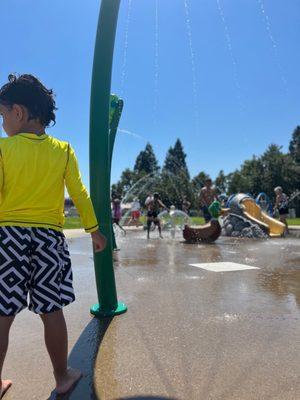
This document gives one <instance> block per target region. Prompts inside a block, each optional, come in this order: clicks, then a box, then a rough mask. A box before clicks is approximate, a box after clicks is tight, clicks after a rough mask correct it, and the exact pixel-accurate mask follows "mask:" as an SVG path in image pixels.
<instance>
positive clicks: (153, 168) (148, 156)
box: [133, 143, 159, 176]
mask: <svg viewBox="0 0 300 400" xmlns="http://www.w3.org/2000/svg"><path fill="white" fill-rule="evenodd" d="M133 170H134V172H135V173H136V174H137V175H139V176H141V175H143V174H145V175H147V174H151V173H155V172H158V170H159V166H158V162H157V159H156V157H155V154H154V151H153V147H152V146H151V144H150V143H147V145H146V147H145V150H142V151H141V152H140V153H139V154H138V156H137V158H136V161H135V165H134V169H133Z"/></svg>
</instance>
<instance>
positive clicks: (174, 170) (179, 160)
mask: <svg viewBox="0 0 300 400" xmlns="http://www.w3.org/2000/svg"><path fill="white" fill-rule="evenodd" d="M185 159H186V154H185V152H184V150H183V146H182V143H181V141H180V139H177V140H176V142H175V145H174V147H170V148H169V150H168V152H167V155H166V159H165V163H164V167H163V171H164V172H170V173H171V174H174V175H177V174H180V175H185V176H186V177H187V178H188V179H190V174H189V171H188V167H187V164H186V160H185Z"/></svg>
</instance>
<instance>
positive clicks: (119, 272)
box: [4, 229, 300, 400]
mask: <svg viewBox="0 0 300 400" xmlns="http://www.w3.org/2000/svg"><path fill="white" fill-rule="evenodd" d="M68 236H69V237H70V239H69V243H70V251H71V255H72V259H73V265H74V267H73V268H74V281H75V289H76V294H77V301H76V302H75V303H74V304H72V305H70V306H69V307H67V308H66V318H67V322H68V326H69V332H70V364H72V365H74V366H75V367H78V368H81V369H82V370H83V371H84V374H85V376H84V378H83V379H82V381H81V382H80V383H79V384H78V386H77V387H76V388H75V390H74V391H73V393H72V394H71V395H69V396H65V397H63V398H65V399H66V398H67V399H71V400H72V399H78V400H79V399H80V400H83V399H101V400H116V399H118V400H120V399H140V400H142V399H148V398H149V399H150V398H151V396H153V397H152V398H153V399H176V400H179V399H180V400H182V399H184V400H250V399H251V400H269V399H270V400H276V399H277V400H297V399H300V379H299V375H300V363H299V356H300V313H299V305H300V246H299V244H300V242H299V239H297V238H286V239H272V240H267V241H253V240H241V239H240V240H238V239H232V238H220V239H219V240H218V241H217V242H216V243H215V244H213V245H188V244H184V243H181V238H180V237H177V238H176V240H172V239H171V238H169V237H168V235H166V238H165V239H163V240H160V239H158V238H157V232H151V239H150V240H149V241H147V240H146V234H145V232H141V231H140V230H139V229H137V230H136V231H135V230H134V229H132V230H130V232H128V233H127V235H126V237H123V236H120V237H118V238H117V240H118V245H119V247H120V249H121V250H120V251H119V252H117V253H115V254H114V257H115V260H116V261H115V272H116V280H117V286H118V294H119V299H120V300H123V301H125V302H126V304H127V306H128V312H127V313H126V314H124V315H122V316H119V317H116V318H114V319H106V320H102V321H97V320H96V319H92V318H91V317H90V316H89V306H90V305H91V304H92V303H94V302H95V301H96V289H95V283H94V271H93V262H92V253H91V243H90V241H89V235H84V236H82V234H81V235H79V236H78V235H77V236H76V235H75V236H76V237H74V235H73V236H72V235H68ZM215 262H234V263H240V264H245V265H251V266H255V267H258V268H259V269H256V270H243V271H234V272H219V273H213V272H211V271H206V270H204V269H201V268H195V267H191V266H190V265H189V264H194V263H215ZM4 377H5V378H6V377H8V378H12V379H13V380H14V387H13V388H12V389H11V391H10V393H9V394H8V395H7V396H6V399H7V400H11V399H14V400H16V399H17V400H19V399H20V400H21V399H22V400H23V399H24V400H27V399H28V400H29V399H30V400H32V399H39V400H41V399H42V400H44V399H55V395H54V394H52V395H51V391H52V389H53V379H52V376H51V365H50V361H49V360H48V356H47V353H46V350H45V349H44V347H43V333H42V325H41V322H40V321H39V319H38V318H37V317H35V316H34V315H31V313H29V312H28V311H24V312H22V313H21V314H20V316H19V317H18V318H17V319H16V321H15V324H14V326H13V328H12V335H11V343H10V350H9V353H8V357H7V363H6V366H5V373H4Z"/></svg>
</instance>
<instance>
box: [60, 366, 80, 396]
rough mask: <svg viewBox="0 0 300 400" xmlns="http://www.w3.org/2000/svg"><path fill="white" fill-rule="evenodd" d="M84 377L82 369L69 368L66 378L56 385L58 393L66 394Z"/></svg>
mask: <svg viewBox="0 0 300 400" xmlns="http://www.w3.org/2000/svg"><path fill="white" fill-rule="evenodd" d="M81 377H82V373H81V371H78V370H77V369H72V368H68V371H67V374H66V376H65V378H64V379H61V380H60V382H59V383H57V385H56V392H57V394H60V395H61V394H65V393H67V392H68V391H69V390H71V389H72V388H73V386H74V385H75V384H76V383H77V382H78V381H79V379H80V378H81Z"/></svg>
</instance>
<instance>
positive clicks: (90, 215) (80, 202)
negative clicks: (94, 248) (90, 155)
mask: <svg viewBox="0 0 300 400" xmlns="http://www.w3.org/2000/svg"><path fill="white" fill-rule="evenodd" d="M68 151H69V154H68V162H67V165H66V172H65V183H66V187H67V189H68V193H69V195H70V196H71V199H72V200H73V202H74V204H75V206H76V208H77V210H78V212H79V214H80V217H81V220H82V224H83V226H84V229H85V231H86V232H88V233H92V232H95V231H97V230H98V229H99V226H98V221H97V218H96V215H95V212H94V207H93V204H92V201H91V199H90V196H89V194H88V192H87V190H86V187H85V186H84V184H83V183H82V180H81V175H80V171H79V166H78V161H77V158H76V155H75V152H74V150H73V149H72V147H71V146H69V149H68Z"/></svg>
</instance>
